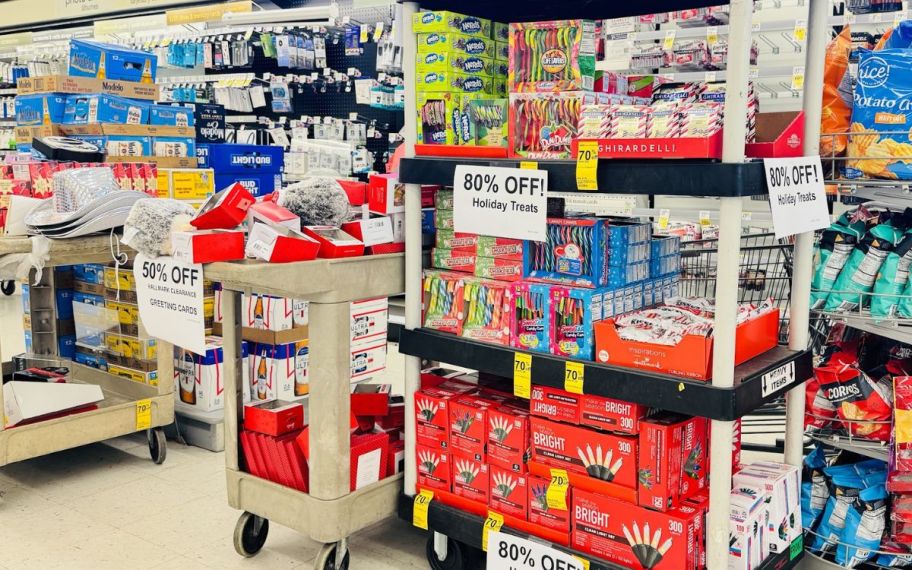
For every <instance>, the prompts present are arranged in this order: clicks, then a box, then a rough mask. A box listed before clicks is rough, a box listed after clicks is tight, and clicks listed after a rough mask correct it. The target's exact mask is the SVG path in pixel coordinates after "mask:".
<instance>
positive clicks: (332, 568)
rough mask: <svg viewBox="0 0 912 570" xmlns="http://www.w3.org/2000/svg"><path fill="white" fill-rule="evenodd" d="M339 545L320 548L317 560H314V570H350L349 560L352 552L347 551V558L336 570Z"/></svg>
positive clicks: (327, 545) (326, 545) (333, 544)
mask: <svg viewBox="0 0 912 570" xmlns="http://www.w3.org/2000/svg"><path fill="white" fill-rule="evenodd" d="M337 547H338V544H336V543H332V544H324V545H323V546H321V547H320V552H318V553H317V558H316V559H315V560H314V570H348V560H349V554H351V550H346V551H345V558H343V559H342V564H341V565H339V567H338V568H336V548H337Z"/></svg>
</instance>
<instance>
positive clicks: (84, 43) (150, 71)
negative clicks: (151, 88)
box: [68, 40, 158, 83]
mask: <svg viewBox="0 0 912 570" xmlns="http://www.w3.org/2000/svg"><path fill="white" fill-rule="evenodd" d="M157 73H158V57H157V56H156V55H155V54H153V53H151V52H147V51H141V50H135V49H128V48H125V47H123V46H119V45H114V44H106V43H101V42H95V41H88V40H70V55H69V68H68V74H69V75H71V76H75V77H92V78H95V79H114V80H117V81H130V82H134V83H155V77H156V75H157Z"/></svg>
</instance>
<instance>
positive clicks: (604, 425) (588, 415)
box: [571, 394, 647, 435]
mask: <svg viewBox="0 0 912 570" xmlns="http://www.w3.org/2000/svg"><path fill="white" fill-rule="evenodd" d="M571 395H572V394H571ZM646 411H647V408H646V407H645V406H641V405H640V404H635V403H633V402H623V401H621V400H615V399H614V398H603V397H601V396H592V395H589V394H585V395H583V396H582V399H581V401H580V421H579V423H580V425H583V426H587V427H593V428H596V429H603V430H607V431H613V432H617V433H626V434H630V435H636V434H637V432H638V431H639V429H638V427H639V422H640V419H641V418H642V417H643V416H645V415H646Z"/></svg>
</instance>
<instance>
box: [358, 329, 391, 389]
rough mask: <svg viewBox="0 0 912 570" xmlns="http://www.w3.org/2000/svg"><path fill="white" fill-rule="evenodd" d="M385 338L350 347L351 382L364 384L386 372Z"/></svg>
mask: <svg viewBox="0 0 912 570" xmlns="http://www.w3.org/2000/svg"><path fill="white" fill-rule="evenodd" d="M386 349H387V346H386V338H383V339H380V340H378V341H376V342H375V343H358V344H356V345H351V346H350V350H351V382H353V383H354V382H364V381H367V380H370V379H372V378H373V377H374V376H375V375H376V374H379V373H381V372H383V371H384V370H386Z"/></svg>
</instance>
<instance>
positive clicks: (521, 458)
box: [487, 405, 529, 473]
mask: <svg viewBox="0 0 912 570" xmlns="http://www.w3.org/2000/svg"><path fill="white" fill-rule="evenodd" d="M528 453H529V412H528V410H524V409H522V408H517V407H514V406H510V405H503V406H499V407H492V408H490V409H489V410H488V438H487V457H488V463H490V464H491V465H497V466H498V467H500V468H502V469H506V470H508V471H511V472H514V473H525V472H526V459H527V456H528Z"/></svg>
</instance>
